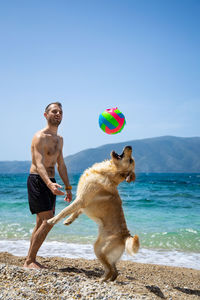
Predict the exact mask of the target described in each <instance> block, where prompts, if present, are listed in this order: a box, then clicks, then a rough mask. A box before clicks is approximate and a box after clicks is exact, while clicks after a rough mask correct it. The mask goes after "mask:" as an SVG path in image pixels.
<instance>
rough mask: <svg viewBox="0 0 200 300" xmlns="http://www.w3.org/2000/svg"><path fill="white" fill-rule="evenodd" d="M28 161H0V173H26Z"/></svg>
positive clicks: (28, 165) (28, 168) (29, 163)
mask: <svg viewBox="0 0 200 300" xmlns="http://www.w3.org/2000/svg"><path fill="white" fill-rule="evenodd" d="M30 166H31V162H30V161H27V160H26V161H17V160H14V161H0V173H5V174H7V173H9V174H11V173H28V172H29V170H30Z"/></svg>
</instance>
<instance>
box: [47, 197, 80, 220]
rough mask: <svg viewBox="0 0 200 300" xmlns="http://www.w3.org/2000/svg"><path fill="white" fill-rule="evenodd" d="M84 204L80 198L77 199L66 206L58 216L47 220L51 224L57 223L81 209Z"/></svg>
mask: <svg viewBox="0 0 200 300" xmlns="http://www.w3.org/2000/svg"><path fill="white" fill-rule="evenodd" d="M81 206H82V201H81V200H80V199H75V200H74V202H73V203H71V204H70V205H69V206H67V207H66V208H64V209H63V210H62V211H61V212H60V213H59V214H58V215H57V216H55V217H53V218H51V219H49V220H48V221H47V222H48V223H49V224H52V225H54V224H56V223H58V222H59V221H60V220H61V219H63V218H65V217H66V216H68V215H71V214H72V213H74V212H76V211H77V210H78V211H79V210H80V209H81Z"/></svg>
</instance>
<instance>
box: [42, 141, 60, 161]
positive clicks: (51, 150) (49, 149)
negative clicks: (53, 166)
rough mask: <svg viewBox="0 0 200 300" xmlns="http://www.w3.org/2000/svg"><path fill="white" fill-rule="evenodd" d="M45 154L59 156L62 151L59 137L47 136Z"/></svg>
mask: <svg viewBox="0 0 200 300" xmlns="http://www.w3.org/2000/svg"><path fill="white" fill-rule="evenodd" d="M44 150H45V155H46V156H47V157H52V156H57V155H58V154H59V153H60V151H61V142H60V138H59V137H52V136H51V137H46V143H45V146H44Z"/></svg>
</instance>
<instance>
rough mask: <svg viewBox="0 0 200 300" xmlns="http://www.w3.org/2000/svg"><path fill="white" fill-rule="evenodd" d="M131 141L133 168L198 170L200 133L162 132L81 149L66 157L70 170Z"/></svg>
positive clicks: (89, 163) (144, 169)
mask: <svg viewBox="0 0 200 300" xmlns="http://www.w3.org/2000/svg"><path fill="white" fill-rule="evenodd" d="M126 145H130V146H132V148H133V156H134V158H135V162H136V172H137V173H139V172H148V173H150V172H152V173H165V172H166V173H198V172H200V137H192V138H181V137H173V136H163V137H157V138H148V139H141V140H133V141H128V142H123V143H117V144H108V145H103V146H101V147H98V148H94V149H87V150H83V151H81V152H79V153H76V154H74V155H70V156H68V157H66V158H65V162H66V164H67V167H68V170H69V172H82V171H83V170H84V169H86V168H87V167H88V166H91V165H92V164H93V163H95V162H100V161H102V160H104V159H108V158H109V157H110V152H111V151H112V150H115V151H116V152H117V153H121V152H122V149H123V148H124V147H125V146H126Z"/></svg>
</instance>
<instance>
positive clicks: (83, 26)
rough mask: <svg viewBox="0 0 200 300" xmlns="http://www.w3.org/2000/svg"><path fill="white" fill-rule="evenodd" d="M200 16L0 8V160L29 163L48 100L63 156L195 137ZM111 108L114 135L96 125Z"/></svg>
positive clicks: (121, 4) (154, 5)
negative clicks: (59, 115)
mask: <svg viewBox="0 0 200 300" xmlns="http://www.w3.org/2000/svg"><path fill="white" fill-rule="evenodd" d="M199 16H200V1H199V0H187V1H185V0H166V1H163V0H120V1H119V0H98V1H97V0H71V1H68V0H55V1H52V0H43V1H37V0H34V1H32V0H30V1H26V0H24V1H21V0H9V1H0V45H1V46H0V112H1V118H0V128H1V139H0V144H1V146H0V161H3V160H30V159H31V152H30V146H31V140H32V138H33V135H34V133H35V132H37V131H38V130H40V129H42V128H44V127H45V126H46V119H45V118H44V116H43V113H44V109H45V107H46V106H47V104H49V103H51V102H54V101H60V102H61V103H62V104H63V111H64V115H63V121H62V123H61V125H60V127H59V134H61V135H62V136H63V138H64V148H63V154H64V156H67V155H70V154H74V153H77V152H79V151H81V150H84V149H88V148H95V147H98V146H101V145H104V144H111V143H120V142H126V141H130V140H136V139H143V138H151V137H158V136H164V135H173V136H180V137H194V136H200V17H199ZM111 107H118V108H119V110H120V111H121V112H122V113H123V114H124V115H125V118H126V126H125V127H124V129H123V131H122V132H121V133H119V134H116V135H107V134H106V133H104V132H103V131H102V130H101V129H100V128H99V125H98V118H99V114H100V113H101V112H103V111H104V110H105V109H107V108H111Z"/></svg>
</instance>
